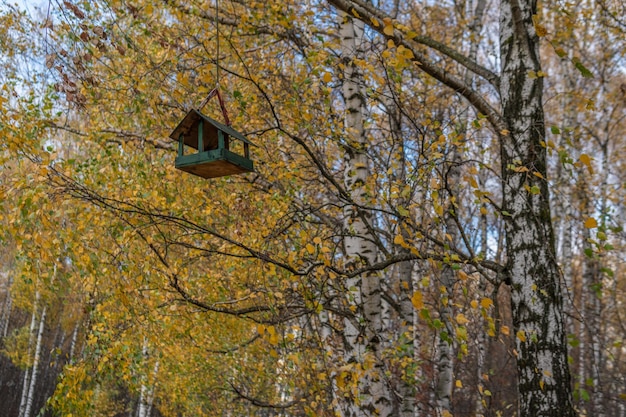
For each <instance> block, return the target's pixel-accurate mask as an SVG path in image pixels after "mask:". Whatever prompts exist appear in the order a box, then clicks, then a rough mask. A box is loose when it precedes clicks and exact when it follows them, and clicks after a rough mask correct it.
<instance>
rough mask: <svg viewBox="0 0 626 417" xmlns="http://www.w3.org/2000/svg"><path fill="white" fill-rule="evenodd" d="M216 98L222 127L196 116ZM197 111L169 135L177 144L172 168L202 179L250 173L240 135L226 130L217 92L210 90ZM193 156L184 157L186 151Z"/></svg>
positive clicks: (247, 152)
mask: <svg viewBox="0 0 626 417" xmlns="http://www.w3.org/2000/svg"><path fill="white" fill-rule="evenodd" d="M214 95H217V96H218V98H219V101H220V107H221V108H222V114H223V115H224V119H225V121H226V124H222V123H220V122H218V121H217V120H214V119H212V118H210V117H208V116H206V115H204V114H202V113H201V112H200V110H199V109H202V107H203V106H204V104H206V102H207V101H208V100H209V99H210V98H211V97H213V96H214ZM199 109H198V110H197V109H192V110H191V111H189V113H187V115H186V116H185V118H184V119H183V120H182V121H181V122H180V123H179V124H178V126H177V127H176V129H174V131H173V132H172V133H171V134H170V138H171V139H172V140H174V141H177V142H178V156H177V157H176V168H177V169H180V170H181V171H185V172H188V173H190V174H194V175H197V176H199V177H202V178H215V177H223V176H226V175H233V174H241V173H244V172H253V171H254V165H253V163H252V160H251V159H250V145H253V143H252V142H250V141H249V140H248V139H246V137H245V136H244V135H242V134H241V133H239V132H237V131H236V130H234V129H233V128H232V127H230V122H229V120H228V114H227V113H226V109H225V107H224V103H223V101H222V98H221V96H220V95H219V91H218V90H217V88H216V89H214V90H213V91H211V93H209V97H207V99H206V100H205V101H204V103H203V105H201V106H200V108H199ZM187 147H188V148H193V149H195V150H196V151H197V152H192V153H190V154H187V152H186V151H187V150H188V148H187Z"/></svg>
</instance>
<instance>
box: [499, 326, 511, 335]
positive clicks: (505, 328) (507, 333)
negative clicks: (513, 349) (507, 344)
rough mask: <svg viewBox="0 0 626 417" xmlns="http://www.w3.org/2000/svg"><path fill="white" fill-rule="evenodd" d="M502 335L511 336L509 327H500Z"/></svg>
mask: <svg viewBox="0 0 626 417" xmlns="http://www.w3.org/2000/svg"><path fill="white" fill-rule="evenodd" d="M500 333H502V334H503V335H505V336H508V335H509V326H502V327H500Z"/></svg>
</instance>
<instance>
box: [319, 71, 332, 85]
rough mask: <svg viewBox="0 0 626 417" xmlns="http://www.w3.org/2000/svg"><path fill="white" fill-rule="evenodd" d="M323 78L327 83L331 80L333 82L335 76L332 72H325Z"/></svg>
mask: <svg viewBox="0 0 626 417" xmlns="http://www.w3.org/2000/svg"><path fill="white" fill-rule="evenodd" d="M322 80H323V81H324V82H325V83H329V82H331V81H332V80H333V76H332V74H331V73H330V72H325V73H324V75H323V76H322Z"/></svg>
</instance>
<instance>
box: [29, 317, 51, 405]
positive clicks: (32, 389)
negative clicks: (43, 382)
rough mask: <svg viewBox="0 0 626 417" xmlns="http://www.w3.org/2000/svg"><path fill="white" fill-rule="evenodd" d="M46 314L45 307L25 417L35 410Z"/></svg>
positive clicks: (40, 321) (38, 335) (38, 333)
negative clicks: (34, 403) (34, 404)
mask: <svg viewBox="0 0 626 417" xmlns="http://www.w3.org/2000/svg"><path fill="white" fill-rule="evenodd" d="M46 312H47V308H46V307H45V306H44V308H43V310H41V317H40V318H39V330H38V332H37V342H36V345H35V356H34V357H33V368H32V372H31V377H30V383H29V386H28V396H27V398H26V408H25V409H24V417H30V415H31V410H32V408H33V402H34V400H35V388H36V387H37V376H38V375H39V361H40V359H41V343H42V341H43V331H44V328H45V324H46Z"/></svg>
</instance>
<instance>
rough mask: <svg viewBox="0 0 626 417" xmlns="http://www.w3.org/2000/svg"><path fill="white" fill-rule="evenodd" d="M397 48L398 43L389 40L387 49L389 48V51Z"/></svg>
mask: <svg viewBox="0 0 626 417" xmlns="http://www.w3.org/2000/svg"><path fill="white" fill-rule="evenodd" d="M395 47H396V43H395V42H394V41H393V39H389V40H388V41H387V48H389V49H393V48H395Z"/></svg>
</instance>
